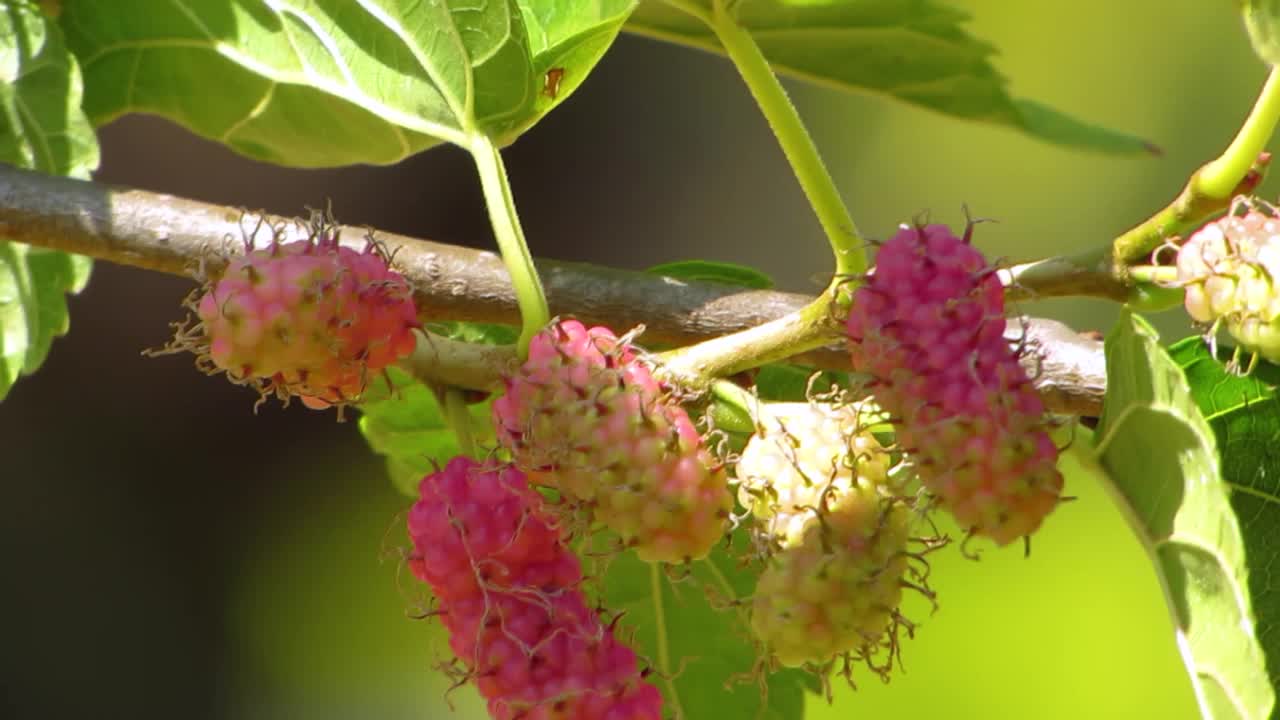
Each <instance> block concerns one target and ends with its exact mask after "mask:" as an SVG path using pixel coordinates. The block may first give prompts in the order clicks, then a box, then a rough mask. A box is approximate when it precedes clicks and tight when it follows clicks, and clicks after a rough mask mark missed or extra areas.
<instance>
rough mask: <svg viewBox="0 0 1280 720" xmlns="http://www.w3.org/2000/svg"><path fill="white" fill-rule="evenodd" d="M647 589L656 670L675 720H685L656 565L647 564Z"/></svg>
mask: <svg viewBox="0 0 1280 720" xmlns="http://www.w3.org/2000/svg"><path fill="white" fill-rule="evenodd" d="M649 589H650V592H652V593H653V619H654V626H655V627H656V628H657V631H658V636H657V646H658V669H659V670H660V671H662V679H663V682H664V683H665V684H666V686H667V699H668V700H670V701H671V704H672V705H673V706H675V720H686V716H685V714H684V708H682V707H681V706H680V693H679V692H678V691H677V690H676V683H675V675H674V674H673V673H672V672H671V648H670V647H668V638H667V612H666V608H665V606H664V605H663V602H662V575H661V572H660V571H659V570H658V564H657V563H650V564H649Z"/></svg>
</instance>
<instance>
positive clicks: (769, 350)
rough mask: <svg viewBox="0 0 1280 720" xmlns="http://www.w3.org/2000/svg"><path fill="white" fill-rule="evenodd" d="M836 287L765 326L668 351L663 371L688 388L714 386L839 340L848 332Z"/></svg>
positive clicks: (834, 285)
mask: <svg viewBox="0 0 1280 720" xmlns="http://www.w3.org/2000/svg"><path fill="white" fill-rule="evenodd" d="M837 287H838V284H833V286H832V289H831V290H828V291H827V292H825V293H823V294H822V295H821V296H820V297H818V298H817V299H815V300H814V301H813V302H811V303H809V304H808V305H806V306H805V307H803V308H800V309H799V310H797V311H795V312H793V313H790V314H788V315H785V316H783V317H780V318H778V319H776V320H771V321H769V322H767V323H764V324H763V325H757V326H756V327H753V328H748V329H746V330H742V331H739V332H736V333H733V334H731V335H722V336H720V337H717V338H712V339H710V340H705V341H703V342H700V343H698V344H696V345H690V346H688V347H684V348H680V349H678V350H672V351H670V352H666V353H663V354H662V355H660V356H659V357H660V358H661V360H662V366H661V372H662V373H663V374H664V375H667V376H668V377H670V378H672V379H673V380H675V381H676V382H678V383H679V384H681V385H683V386H685V387H688V388H692V389H698V390H709V389H711V388H712V383H713V381H714V380H715V379H716V378H719V377H724V376H726V375H733V374H734V373H739V372H742V371H744V370H749V369H751V368H754V367H759V366H760V365H764V364H766V363H771V362H777V361H780V360H785V359H786V358H789V357H792V356H794V355H797V354H799V353H803V352H806V351H808V350H813V349H816V348H820V347H823V346H825V345H829V344H831V343H833V342H836V341H838V340H839V339H840V338H842V337H843V335H844V334H843V328H842V327H841V323H840V322H839V321H838V319H837V318H838V315H839V307H840V304H841V302H842V299H841V298H840V297H837V295H836V293H835V289H836V288H837ZM748 409H749V408H748Z"/></svg>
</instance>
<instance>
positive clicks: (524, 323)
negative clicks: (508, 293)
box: [467, 133, 551, 359]
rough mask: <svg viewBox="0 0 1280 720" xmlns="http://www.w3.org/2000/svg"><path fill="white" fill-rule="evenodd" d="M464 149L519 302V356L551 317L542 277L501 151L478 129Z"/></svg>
mask: <svg viewBox="0 0 1280 720" xmlns="http://www.w3.org/2000/svg"><path fill="white" fill-rule="evenodd" d="M467 149H468V150H470V151H471V156H472V157H473V158H475V163H476V169H477V170H478V171H479V173H480V185H481V187H482V188H483V189H484V203H485V206H486V207H488V209H489V222H490V224H492V225H493V235H494V237H495V238H496V239H497V241H498V249H499V250H500V251H501V252H502V262H503V263H504V264H505V265H506V267H507V272H508V273H509V274H510V275H511V284H512V287H514V288H515V293H516V304H517V305H519V306H520V321H521V328H520V340H519V342H518V348H519V352H520V357H521V359H523V358H524V357H525V356H526V355H527V354H528V351H529V342H530V341H531V340H532V339H533V336H534V334H536V333H537V332H538V331H539V330H541V329H542V328H543V327H545V326H546V324H547V323H548V322H550V321H551V311H550V310H549V309H548V308H547V295H546V293H545V292H544V291H543V289H542V281H541V280H540V279H539V278H538V271H537V269H536V268H535V267H534V266H533V256H532V255H530V254H529V246H528V244H526V243H525V240H524V230H523V229H521V227H520V218H519V216H518V215H517V214H516V205H515V199H514V198H513V197H512V194H511V184H510V182H508V180H507V169H506V166H505V165H503V163H502V154H501V153H499V151H498V147H497V146H496V145H494V143H493V141H492V140H490V139H489V137H488V136H486V135H482V134H478V133H477V134H474V135H472V136H471V138H470V145H469V146H468V147H467Z"/></svg>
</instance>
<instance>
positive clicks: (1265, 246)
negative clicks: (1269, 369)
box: [1177, 197, 1280, 367]
mask: <svg viewBox="0 0 1280 720" xmlns="http://www.w3.org/2000/svg"><path fill="white" fill-rule="evenodd" d="M1277 214H1278V213H1277V210H1276V208H1274V207H1272V206H1271V205H1269V204H1267V203H1264V202H1262V201H1260V200H1256V199H1250V198H1246V197H1240V198H1237V199H1236V201H1235V203H1234V205H1233V206H1232V209H1231V212H1230V213H1229V214H1228V215H1226V216H1225V217H1223V218H1220V219H1218V220H1216V221H1214V222H1211V223H1208V224H1207V225H1205V226H1203V227H1201V228H1200V229H1199V230H1197V231H1196V232H1194V233H1192V235H1191V237H1190V238H1188V239H1187V241H1186V242H1185V243H1183V245H1182V247H1181V248H1179V250H1178V258H1177V271H1178V281H1177V282H1178V285H1180V286H1182V287H1183V288H1184V290H1185V293H1186V297H1185V306H1186V309H1187V314H1188V315H1190V316H1191V319H1192V320H1195V321H1196V322H1197V323H1201V324H1203V325H1206V326H1209V327H1210V328H1211V329H1210V331H1209V335H1210V336H1211V337H1212V336H1213V335H1214V334H1215V332H1216V330H1217V328H1218V327H1219V326H1220V325H1221V326H1223V327H1225V328H1226V329H1227V332H1228V333H1230V334H1231V337H1232V338H1234V339H1235V341H1236V342H1237V343H1238V345H1239V348H1238V349H1239V350H1240V352H1242V353H1252V354H1253V359H1254V360H1255V361H1256V359H1257V358H1258V357H1259V356H1261V357H1263V358H1265V359H1267V360H1269V361H1271V362H1280V293H1278V292H1276V288H1275V281H1276V278H1278V277H1280V219H1277V217H1276V216H1277ZM1237 359H1238V357H1237ZM1250 367H1252V363H1251V364H1250Z"/></svg>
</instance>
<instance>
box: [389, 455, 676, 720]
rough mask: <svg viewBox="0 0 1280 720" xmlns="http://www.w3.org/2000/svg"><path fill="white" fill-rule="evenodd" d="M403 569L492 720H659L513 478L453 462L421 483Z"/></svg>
mask: <svg viewBox="0 0 1280 720" xmlns="http://www.w3.org/2000/svg"><path fill="white" fill-rule="evenodd" d="M419 490H420V492H421V499H420V500H419V501H418V502H417V503H415V504H414V506H413V509H412V510H410V512H409V517H408V528H409V536H410V537H411V538H412V540H413V545H414V553H413V555H412V556H411V557H410V560H409V567H410V569H411V570H412V571H413V573H414V574H415V575H417V576H418V577H419V578H421V579H422V580H423V581H425V582H426V583H427V584H429V585H430V586H431V589H432V591H433V592H434V594H435V597H436V601H437V603H438V606H437V610H438V614H439V616H440V617H441V619H442V620H443V622H444V625H445V627H446V628H447V629H448V631H449V645H450V647H451V648H452V650H453V652H454V653H455V654H456V655H457V657H458V658H459V659H460V660H461V661H462V663H463V665H464V666H465V667H466V669H467V671H468V674H469V676H470V678H471V679H472V680H473V681H474V682H475V684H476V686H477V687H478V689H479V690H480V694H481V695H482V696H483V697H484V698H485V699H486V700H487V701H488V703H489V713H490V715H492V716H493V717H494V718H495V719H496V720H517V719H519V720H534V719H539V720H542V719H545V720H553V719H554V720H660V718H661V717H662V697H661V695H660V694H659V692H658V690H657V688H655V687H654V686H653V685H652V684H650V683H648V682H645V681H644V679H643V673H642V672H641V670H640V669H639V667H638V664H637V660H636V656H635V653H634V652H632V651H631V650H630V649H629V648H628V647H626V646H625V645H623V644H622V643H620V642H618V641H617V639H616V638H615V637H614V633H613V628H612V627H611V626H609V625H606V624H605V623H603V622H602V621H601V619H600V617H599V615H598V614H597V613H596V612H595V611H593V610H592V609H590V608H589V607H588V606H587V604H586V600H585V597H584V595H583V593H582V590H581V588H580V584H581V582H582V570H581V566H580V565H579V562H578V558H577V557H576V556H575V555H574V554H573V553H572V552H570V550H569V549H568V547H566V545H565V541H564V539H563V538H562V537H561V535H560V531H559V529H558V528H557V527H556V526H555V525H554V523H553V522H552V521H551V518H550V516H549V515H548V514H547V512H546V509H545V508H544V506H543V500H542V497H541V496H540V495H538V493H537V492H535V491H534V490H532V489H531V488H530V487H529V486H528V483H527V480H526V478H525V475H524V474H523V473H522V472H520V471H519V470H517V469H516V468H514V467H511V466H509V465H506V466H488V465H481V464H479V463H477V462H476V461H474V460H471V459H468V458H465V457H457V458H454V459H453V460H451V461H450V462H449V464H448V465H447V466H445V468H444V469H443V470H441V471H439V472H435V473H432V474H431V475H428V476H427V477H425V478H423V480H422V483H421V485H420V488H419Z"/></svg>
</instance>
